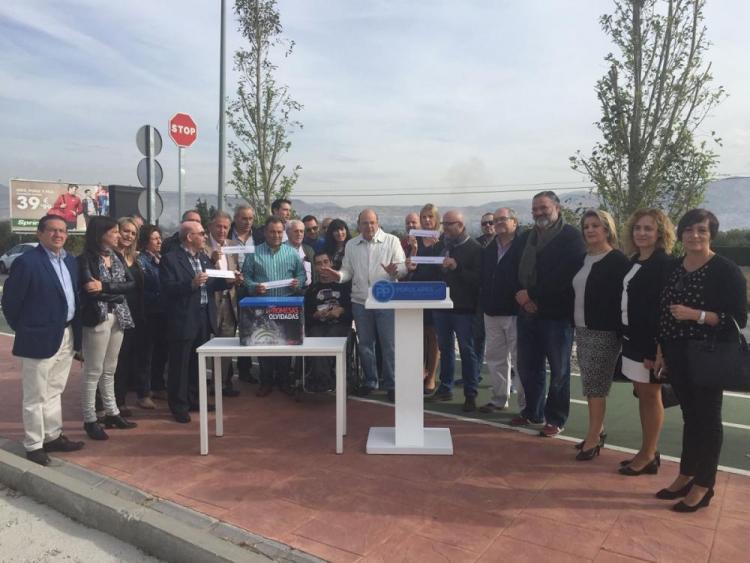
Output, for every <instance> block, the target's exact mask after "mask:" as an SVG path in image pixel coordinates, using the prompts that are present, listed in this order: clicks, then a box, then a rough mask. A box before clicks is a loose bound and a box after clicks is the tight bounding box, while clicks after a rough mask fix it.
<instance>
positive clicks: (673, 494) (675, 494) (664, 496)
mask: <svg viewBox="0 0 750 563" xmlns="http://www.w3.org/2000/svg"><path fill="white" fill-rule="evenodd" d="M692 486H693V480H692V479H690V481H688V482H687V484H686V485H685V486H684V487H682V488H681V489H678V490H676V491H670V490H669V489H662V490H661V491H659V492H658V493H656V495H655V496H656V498H658V499H661V500H674V499H676V498H680V497H684V496H685V495H687V494H688V493H689V492H690V487H692Z"/></svg>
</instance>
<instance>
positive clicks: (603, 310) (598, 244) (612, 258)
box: [573, 209, 629, 461]
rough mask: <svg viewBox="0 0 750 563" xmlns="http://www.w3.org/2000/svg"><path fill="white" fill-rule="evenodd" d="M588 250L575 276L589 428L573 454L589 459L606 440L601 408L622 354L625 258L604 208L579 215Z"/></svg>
mask: <svg viewBox="0 0 750 563" xmlns="http://www.w3.org/2000/svg"><path fill="white" fill-rule="evenodd" d="M581 230H582V231H583V238H584V240H585V242H586V255H585V256H584V258H583V264H582V266H581V268H580V269H579V270H578V273H576V275H575V276H574V277H573V290H574V291H575V302H574V303H575V304H574V311H573V319H574V321H575V327H576V355H577V357H578V365H579V367H580V369H581V384H582V386H583V394H584V396H585V397H586V401H587V402H588V406H589V429H588V433H587V434H586V439H585V440H584V441H583V442H581V443H580V444H578V446H577V448H578V449H579V450H580V451H579V452H578V455H577V456H576V459H577V460H578V461H589V460H591V459H594V457H596V456H597V455H598V454H599V450H600V448H601V447H602V446H603V445H604V439H605V437H606V434H605V433H604V412H605V408H606V400H607V399H606V398H607V395H609V389H610V387H611V386H612V376H613V375H614V370H615V365H616V364H617V358H618V357H619V355H620V334H619V332H620V307H619V297H620V294H621V292H622V278H623V276H624V275H625V272H626V271H627V270H628V268H629V262H628V259H627V258H626V257H625V255H624V254H623V253H622V252H620V251H619V250H615V249H614V247H615V246H617V230H616V228H615V222H614V220H613V219H612V216H611V215H610V214H609V213H607V212H606V211H600V210H594V209H591V210H589V211H587V212H586V213H584V214H583V217H582V218H581Z"/></svg>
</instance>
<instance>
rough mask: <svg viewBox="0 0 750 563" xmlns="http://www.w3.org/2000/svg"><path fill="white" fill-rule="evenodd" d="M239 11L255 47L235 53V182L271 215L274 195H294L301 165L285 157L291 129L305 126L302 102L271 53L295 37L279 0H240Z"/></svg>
mask: <svg viewBox="0 0 750 563" xmlns="http://www.w3.org/2000/svg"><path fill="white" fill-rule="evenodd" d="M234 11H235V14H236V15H237V17H238V19H239V30H240V32H241V33H242V36H243V37H244V38H245V39H246V40H247V41H248V43H249V48H244V47H241V48H239V49H238V50H237V52H236V53H235V55H234V68H235V70H236V71H237V72H238V73H239V79H238V85H237V97H236V99H235V100H233V101H231V102H230V104H229V106H228V109H227V121H228V123H229V125H230V127H231V128H232V130H233V131H234V134H235V140H233V141H230V143H229V154H230V155H231V157H232V161H233V170H232V179H231V180H230V181H229V183H230V184H232V185H233V186H234V187H235V188H236V190H237V193H238V194H239V195H240V196H241V197H242V198H244V199H245V200H247V202H248V203H250V205H252V206H253V207H254V208H255V211H256V213H257V216H258V217H262V216H268V215H270V213H271V202H272V201H273V200H274V199H277V198H281V197H288V196H289V194H290V193H291V191H292V187H293V186H294V184H295V182H296V181H297V178H298V173H299V170H300V169H301V167H300V166H299V165H297V166H295V167H294V168H292V169H291V170H290V171H287V167H286V165H285V164H283V163H282V162H281V159H282V157H283V156H284V154H285V153H287V152H288V151H289V148H290V147H291V142H290V141H289V136H290V134H291V133H292V132H293V131H294V130H295V129H298V128H301V127H302V124H301V123H300V122H299V121H296V120H294V119H293V118H292V114H294V113H296V112H298V111H299V110H300V109H302V106H301V104H299V103H298V102H296V101H294V100H293V99H292V98H291V97H290V96H289V92H288V88H287V86H285V85H282V84H279V83H278V82H277V81H276V79H275V78H274V73H275V71H276V69H277V67H276V65H275V64H274V63H273V62H271V59H270V55H271V52H272V51H276V52H279V51H280V52H281V54H282V55H283V56H284V57H287V56H289V55H290V54H291V53H292V49H293V48H294V42H293V41H287V40H286V39H284V38H283V37H282V36H281V33H282V26H281V19H280V16H279V11H278V9H277V7H276V0H236V1H235V6H234Z"/></svg>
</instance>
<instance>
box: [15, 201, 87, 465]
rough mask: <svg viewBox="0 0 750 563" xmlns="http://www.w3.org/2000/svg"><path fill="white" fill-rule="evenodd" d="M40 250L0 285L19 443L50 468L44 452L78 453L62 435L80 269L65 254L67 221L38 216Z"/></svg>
mask: <svg viewBox="0 0 750 563" xmlns="http://www.w3.org/2000/svg"><path fill="white" fill-rule="evenodd" d="M37 237H38V238H39V246H37V247H36V248H35V249H34V250H31V251H29V252H27V253H26V254H23V255H21V256H19V257H18V258H17V259H16V261H15V262H13V267H12V268H11V271H10V276H9V277H8V279H7V280H5V285H4V287H3V297H2V304H3V313H4V314H5V318H6V319H7V321H8V324H9V325H10V327H11V328H12V329H13V330H14V331H15V333H16V337H15V340H14V341H13V355H14V356H18V357H20V358H21V380H22V383H23V429H24V440H23V445H24V448H25V449H26V457H27V458H28V459H29V460H31V461H33V462H35V463H38V464H39V465H49V464H50V462H51V460H50V458H49V456H48V455H47V452H71V451H75V450H80V449H81V448H82V447H83V442H72V441H70V440H68V438H66V437H65V435H64V434H63V433H62V401H61V397H62V393H63V390H64V389H65V385H66V383H67V381H68V374H69V373H70V365H71V364H72V363H73V354H74V352H75V351H76V350H80V349H81V321H80V312H79V306H78V291H79V283H78V265H77V262H76V259H75V258H74V257H73V256H70V255H69V254H67V253H66V252H65V250H64V249H63V246H64V245H65V241H66V240H67V238H68V229H67V225H66V221H64V220H63V219H62V218H61V217H58V216H55V215H47V216H45V217H42V219H41V220H40V221H39V225H38V226H37Z"/></svg>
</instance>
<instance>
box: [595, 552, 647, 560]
mask: <svg viewBox="0 0 750 563" xmlns="http://www.w3.org/2000/svg"><path fill="white" fill-rule="evenodd" d="M594 563H643V559H635V558H633V557H627V556H625V555H620V554H619V553H612V552H611V551H600V552H599V555H597V556H596V559H594Z"/></svg>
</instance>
